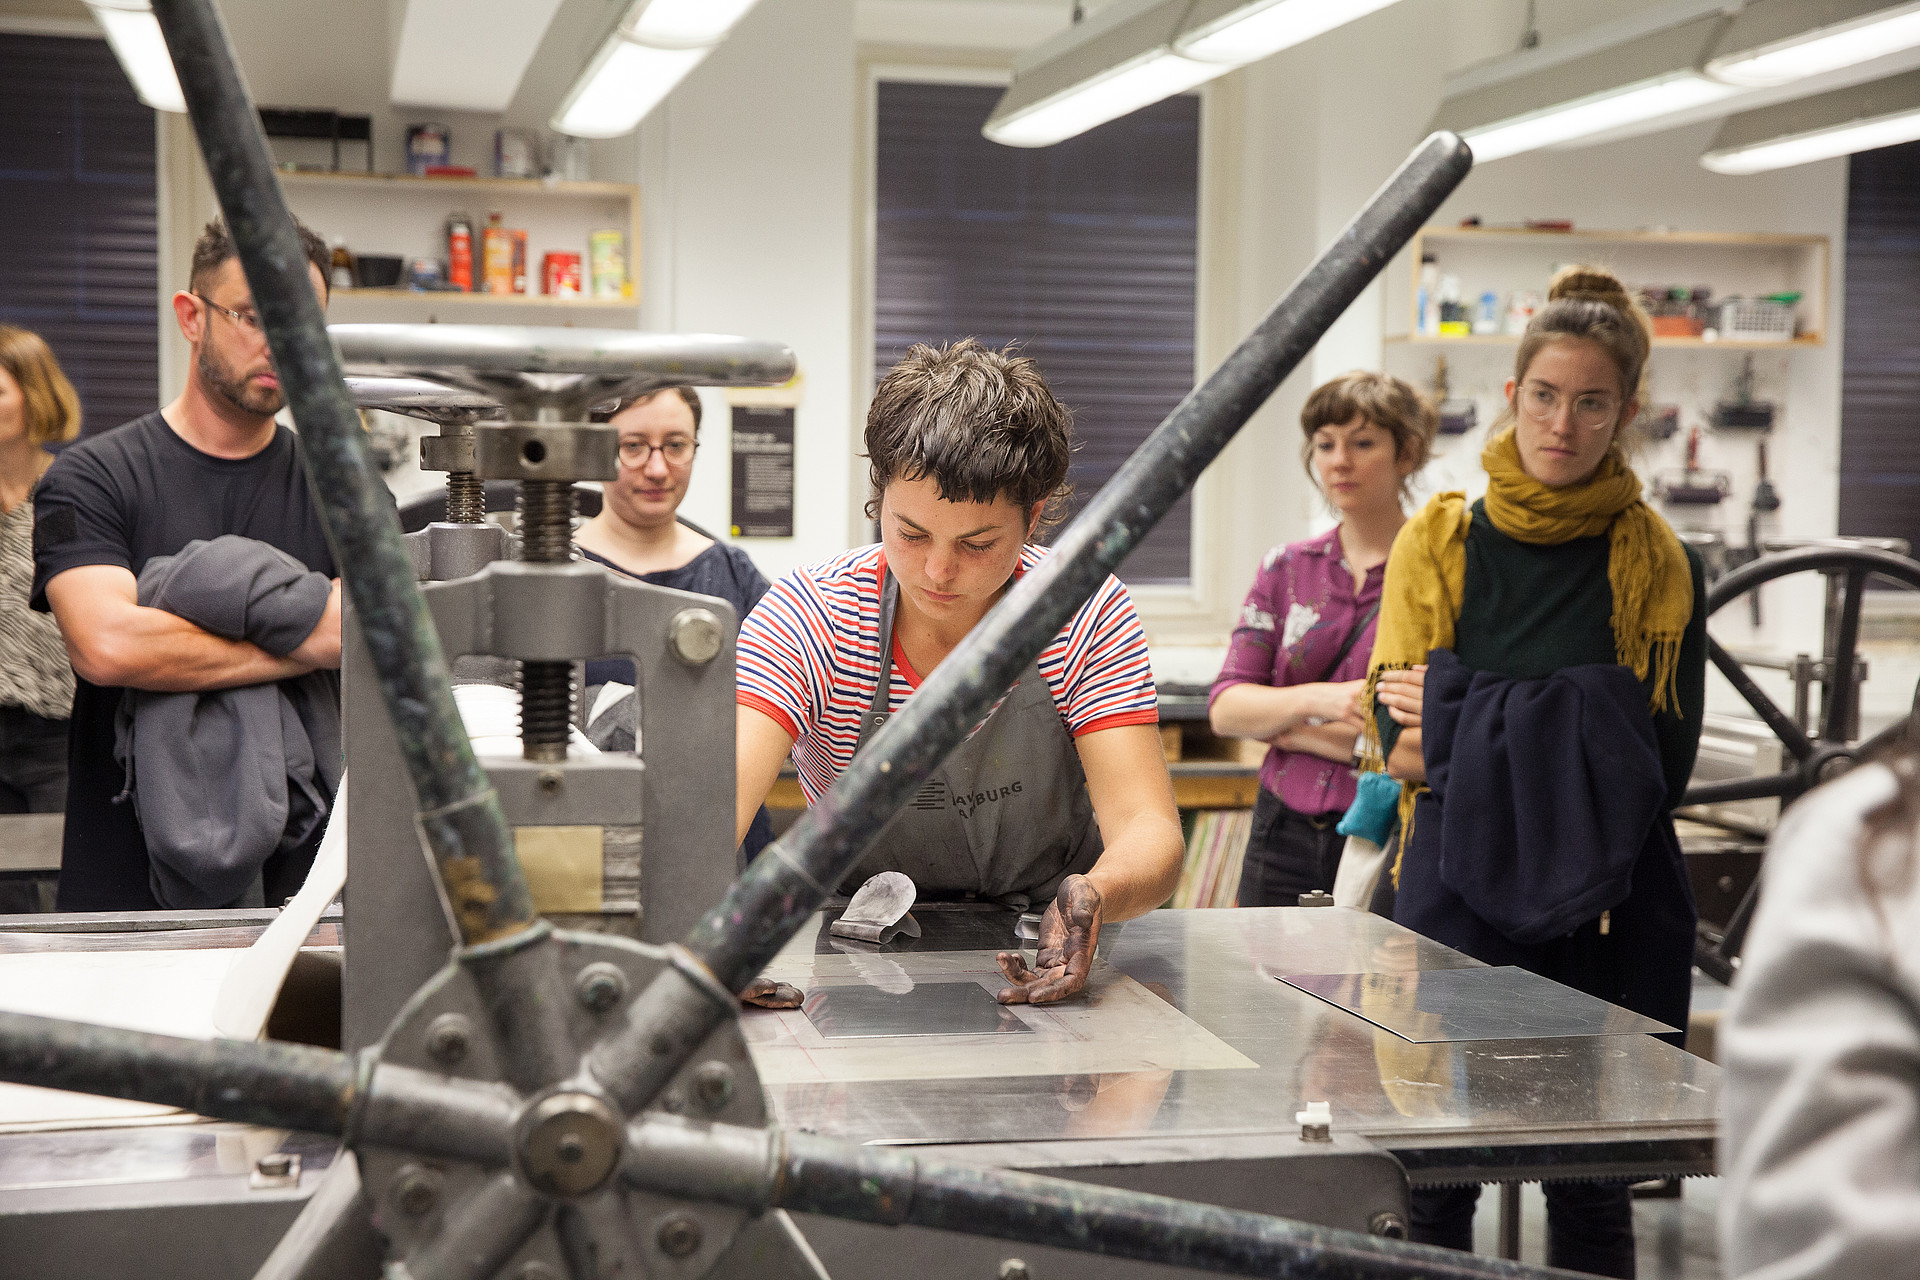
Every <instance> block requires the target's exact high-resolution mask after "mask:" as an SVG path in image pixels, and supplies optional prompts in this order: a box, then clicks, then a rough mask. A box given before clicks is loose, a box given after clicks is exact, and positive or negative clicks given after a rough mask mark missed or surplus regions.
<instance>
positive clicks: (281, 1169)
mask: <svg viewBox="0 0 1920 1280" xmlns="http://www.w3.org/2000/svg"><path fill="white" fill-rule="evenodd" d="M253 1167H254V1168H255V1169H257V1170H259V1172H260V1176H262V1177H264V1178H284V1177H286V1176H287V1175H288V1174H290V1173H292V1172H293V1157H292V1156H290V1155H288V1154H287V1153H286V1152H284V1151H270V1152H268V1153H267V1154H266V1155H264V1156H261V1157H260V1158H259V1159H258V1160H255V1161H254V1162H253Z"/></svg>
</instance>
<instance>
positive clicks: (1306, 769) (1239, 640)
mask: <svg viewBox="0 0 1920 1280" xmlns="http://www.w3.org/2000/svg"><path fill="white" fill-rule="evenodd" d="M1438 425H1439V415H1438V414H1437V413H1436V412H1435V411H1434V409H1433V406H1431V405H1430V404H1428V403H1427V402H1426V400H1425V399H1424V398H1423V397H1422V396H1421V395H1420V393H1419V392H1418V391H1415V390H1414V389H1413V388H1412V387H1410V386H1408V385H1407V384H1406V383H1405V382H1402V381H1401V380H1400V379H1398V378H1393V377H1388V376H1387V375H1385V374H1379V373H1365V372H1355V373H1348V374H1343V375H1341V376H1340V377H1338V378H1335V379H1334V380H1333V381H1331V382H1329V383H1327V384H1326V385H1325V386H1322V387H1320V388H1318V389H1317V390H1315V391H1314V393H1313V394H1312V395H1310V396H1308V397H1307V403H1306V406H1305V408H1303V409H1302V410H1301V412H1300V427H1301V430H1302V431H1303V432H1305V434H1306V437H1307V442H1306V449H1305V451H1304V457H1305V461H1306V464H1307V474H1308V475H1309V476H1311V477H1312V478H1313V479H1314V480H1315V481H1317V482H1318V483H1319V486H1320V491H1321V492H1322V493H1324V494H1325V495H1326V498H1327V501H1328V503H1329V504H1330V505H1331V506H1332V507H1333V510H1334V512H1335V513H1336V514H1337V515H1338V516H1339V517H1340V523H1339V524H1337V525H1335V526H1334V527H1333V528H1332V529H1330V530H1329V531H1327V532H1326V533H1324V534H1321V535H1320V536H1318V537H1314V538H1308V539H1306V540H1305V541H1303V542H1296V543H1293V544H1291V545H1289V546H1285V547H1275V548H1274V549H1273V550H1272V551H1270V552H1268V553H1267V558H1266V560H1265V562H1264V563H1262V564H1261V566H1260V572H1259V574H1258V575H1257V576H1256V577H1255V578H1254V582H1253V588H1252V590H1250V591H1248V592H1247V599H1246V603H1245V604H1244V605H1243V606H1242V607H1241V610H1240V624H1239V625H1238V626H1237V627H1235V628H1234V632H1233V643H1232V645H1231V647H1229V649H1228V650H1227V659H1226V662H1225V663H1224V664H1223V665H1222V666H1221V668H1220V676H1219V678H1218V679H1217V680H1215V681H1214V685H1213V692H1212V695H1211V697H1210V698H1209V701H1208V718H1209V719H1210V720H1211V721H1212V725H1213V731H1214V732H1215V733H1218V734H1221V735H1223V736H1227V737H1236V738H1254V739H1257V740H1259V741H1262V742H1265V743H1266V744H1267V746H1268V750H1267V756H1266V759H1265V760H1263V761H1262V762H1261V765H1260V795H1259V797H1258V799H1256V800H1255V802H1254V806H1253V830H1252V832H1251V834H1250V835H1249V837H1248V839H1247V852H1246V859H1245V861H1244V862H1243V863H1242V866H1241V872H1240V892H1239V896H1238V898H1237V903H1238V905H1240V906H1243V907H1291V906H1293V905H1295V904H1296V903H1297V902H1298V901H1299V898H1300V895H1301V894H1303V893H1308V892H1311V891H1312V890H1315V889H1326V890H1331V889H1332V888H1333V881H1334V873H1335V871H1336V870H1337V869H1338V867H1339V864H1340V852H1341V848H1342V846H1343V845H1344V844H1345V843H1346V837H1344V836H1342V835H1340V834H1338V833H1337V832H1336V831H1335V830H1334V824H1335V823H1336V822H1338V821H1339V820H1340V815H1341V814H1343V813H1345V812H1346V809H1347V806H1348V805H1350V804H1352V803H1353V793H1354V774H1353V759H1354V747H1355V741H1356V739H1357V737H1358V732H1359V730H1360V729H1361V728H1362V727H1363V724H1364V722H1363V721H1362V720H1361V719H1360V714H1359V712H1358V711H1357V710H1356V709H1355V699H1356V698H1357V696H1358V694H1359V693H1360V690H1361V686H1362V685H1363V684H1364V683H1365V676H1366V674H1367V659H1368V655H1370V654H1371V653H1372V652H1373V629H1374V620H1375V616H1376V615H1377V614H1378V613H1379V610H1380V585H1381V580H1382V578H1383V577H1384V575H1385V571H1386V563H1387V550H1388V548H1390V547H1391V546H1392V545H1393V538H1394V535H1395V534H1396V533H1398V532H1399V531H1400V526H1401V525H1403V524H1405V523H1406V519H1407V515H1406V510H1405V508H1404V506H1403V505H1402V503H1403V500H1404V499H1405V497H1406V489H1407V481H1408V478H1409V477H1411V476H1412V475H1413V473H1414V472H1416V471H1418V470H1419V469H1420V468H1421V467H1423V466H1425V465H1426V461H1427V452H1428V450H1429V449H1430V448H1431V447H1432V444H1433V435H1434V430H1435V428H1436V427H1437V426H1438Z"/></svg>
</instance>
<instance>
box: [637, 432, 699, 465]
mask: <svg viewBox="0 0 1920 1280" xmlns="http://www.w3.org/2000/svg"><path fill="white" fill-rule="evenodd" d="M683 443H684V444H686V445H689V446H691V447H690V448H689V449H688V451H687V456H686V457H685V458H683V459H681V460H680V461H679V462H675V461H674V460H673V458H672V456H671V455H670V454H668V453H667V450H668V449H670V448H672V447H673V446H674V445H677V444H683ZM628 445H632V446H633V447H634V448H635V449H645V450H646V452H645V453H643V454H641V455H640V460H639V461H638V462H630V461H628V460H627V452H628V449H627V446H628ZM699 450H700V437H699V436H676V437H674V438H673V439H671V440H669V441H667V442H666V443H665V444H652V443H649V442H648V441H645V440H641V439H638V438H629V439H626V440H622V441H621V442H620V449H619V454H620V465H621V466H623V467H628V468H631V469H632V470H634V471H643V470H645V469H646V466H647V464H648V463H650V462H652V461H653V455H654V454H656V453H658V454H659V455H660V458H661V460H662V461H663V462H665V463H666V464H667V465H668V466H670V467H685V466H689V465H691V464H692V462H693V455H694V454H695V453H698V452H699Z"/></svg>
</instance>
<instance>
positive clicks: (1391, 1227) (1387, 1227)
mask: <svg viewBox="0 0 1920 1280" xmlns="http://www.w3.org/2000/svg"><path fill="white" fill-rule="evenodd" d="M1367 1230H1369V1231H1371V1232H1373V1234H1374V1235H1377V1236H1385V1237H1386V1238H1387V1239H1389V1240H1405V1239H1406V1238H1407V1220H1406V1219H1405V1218H1403V1217H1401V1216H1400V1215H1399V1214H1397V1213H1395V1212H1393V1211H1392V1210H1391V1209H1382V1210H1381V1211H1380V1212H1379V1213H1376V1214H1374V1215H1373V1217H1371V1218H1369V1219H1368V1220H1367Z"/></svg>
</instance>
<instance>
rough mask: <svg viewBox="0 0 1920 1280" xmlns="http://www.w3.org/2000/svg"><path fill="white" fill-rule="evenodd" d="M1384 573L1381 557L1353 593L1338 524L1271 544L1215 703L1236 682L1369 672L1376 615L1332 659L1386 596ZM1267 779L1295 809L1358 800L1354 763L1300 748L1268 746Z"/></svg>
mask: <svg viewBox="0 0 1920 1280" xmlns="http://www.w3.org/2000/svg"><path fill="white" fill-rule="evenodd" d="M1385 577H1386V566H1385V565H1384V564H1380V565H1375V566H1374V567H1373V568H1372V569H1369V570H1368V571H1367V577H1366V581H1365V582H1364V583H1362V584H1361V587H1360V594H1359V595H1357V596H1356V595H1355V594H1354V592H1353V574H1352V573H1351V572H1350V571H1349V570H1348V568H1347V564H1346V560H1345V558H1344V557H1343V556H1342V554H1341V550H1340V530H1339V529H1338V528H1337V527H1336V528H1333V529H1329V530H1328V531H1327V532H1326V533H1324V534H1322V535H1321V536H1319V537H1317V538H1308V539H1307V540H1306V541H1304V542H1294V543H1290V544H1288V545H1287V546H1284V547H1275V548H1274V549H1273V550H1272V551H1269V552H1268V553H1267V558H1266V559H1265V560H1263V561H1262V562H1261V564H1260V572H1259V573H1257V574H1255V575H1254V579H1253V588H1252V590H1250V591H1248V592H1247V601H1246V603H1245V604H1244V605H1242V606H1241V608H1240V624H1239V625H1238V626H1236V627H1235V628H1234V629H1233V642H1232V644H1231V645H1230V646H1229V647H1228V649H1227V660H1226V663H1225V664H1224V665H1223V666H1222V667H1221V668H1220V676H1219V678H1218V679H1217V680H1215V681H1214V682H1213V691H1212V693H1211V694H1209V695H1208V699H1207V701H1208V705H1209V706H1211V705H1212V702H1213V699H1215V698H1218V697H1219V696H1220V692H1221V690H1223V689H1227V688H1229V687H1231V686H1233V685H1236V684H1264V685H1271V686H1274V687H1279V688H1284V687H1286V686H1288V685H1295V684H1317V683H1319V682H1321V681H1343V680H1358V679H1360V678H1361V677H1363V676H1365V675H1366V674H1367V660H1368V658H1369V657H1370V656H1371V655H1372V653H1373V629H1374V626H1375V624H1376V622H1377V621H1378V618H1377V616H1376V617H1375V618H1371V619H1368V621H1367V626H1366V630H1365V631H1363V632H1362V633H1361V634H1360V637H1359V639H1357V640H1355V641H1354V643H1353V647H1352V648H1351V649H1349V650H1348V651H1347V656H1346V657H1344V658H1342V659H1341V660H1340V666H1339V668H1338V669H1337V670H1334V671H1329V670H1327V667H1328V665H1329V664H1330V663H1331V662H1332V661H1333V657H1334V655H1335V654H1336V653H1338V652H1339V651H1340V646H1341V645H1342V644H1343V643H1345V641H1346V638H1347V636H1348V634H1349V633H1350V632H1352V630H1353V624H1354V623H1356V622H1358V621H1359V620H1360V619H1361V618H1362V617H1364V616H1365V615H1366V614H1367V613H1368V611H1369V610H1372V609H1373V608H1374V607H1375V606H1376V605H1377V604H1378V603H1379V602H1380V584H1381V582H1382V581H1383V580H1384V579H1385ZM1260 785H1261V786H1262V787H1264V788H1265V789H1266V790H1268V791H1270V792H1272V793H1273V794H1274V795H1276V796H1278V797H1280V799H1281V801H1282V802H1283V803H1285V804H1286V806H1287V807H1288V808H1289V809H1292V810H1293V811H1294V812H1295V813H1305V814H1322V813H1340V812H1343V811H1345V809H1346V807H1347V806H1348V805H1349V804H1352V803H1353V788H1354V778H1353V770H1351V769H1349V768H1348V767H1347V766H1346V765H1344V764H1336V763H1335V762H1333V761H1331V760H1322V759H1321V758H1320V757H1319V756H1314V755H1308V754H1306V753H1304V752H1299V751H1282V750H1280V748H1278V747H1273V748H1270V749H1268V751H1267V758H1266V760H1265V761H1263V762H1262V763H1261V765H1260Z"/></svg>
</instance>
